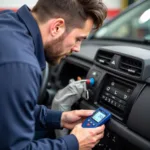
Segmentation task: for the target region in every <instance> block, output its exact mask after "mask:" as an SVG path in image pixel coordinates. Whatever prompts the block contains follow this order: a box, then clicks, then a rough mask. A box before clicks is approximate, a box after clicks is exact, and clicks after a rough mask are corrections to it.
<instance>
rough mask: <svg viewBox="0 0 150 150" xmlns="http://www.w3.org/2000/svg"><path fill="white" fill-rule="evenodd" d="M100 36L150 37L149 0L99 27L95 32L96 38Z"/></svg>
mask: <svg viewBox="0 0 150 150" xmlns="http://www.w3.org/2000/svg"><path fill="white" fill-rule="evenodd" d="M100 37H115V38H131V39H141V38H149V39H150V2H149V0H148V1H146V2H144V3H142V4H141V5H138V6H137V7H134V8H133V9H132V10H130V11H128V12H127V13H125V14H123V15H121V16H120V17H119V18H117V19H116V20H114V21H112V22H110V23H109V24H107V25H105V26H103V27H102V28H101V29H99V30H98V31H97V32H96V34H95V38H100Z"/></svg>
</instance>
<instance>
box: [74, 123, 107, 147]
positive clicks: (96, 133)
mask: <svg viewBox="0 0 150 150" xmlns="http://www.w3.org/2000/svg"><path fill="white" fill-rule="evenodd" d="M104 129H105V126H104V125H102V126H100V127H97V128H82V124H78V125H76V126H75V128H74V129H73V130H72V132H71V134H74V135H75V136H76V138H77V140H78V142H79V150H91V149H92V148H94V147H95V145H96V144H98V143H99V141H100V139H101V138H103V136H104Z"/></svg>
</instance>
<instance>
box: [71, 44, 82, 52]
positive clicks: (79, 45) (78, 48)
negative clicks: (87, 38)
mask: <svg viewBox="0 0 150 150" xmlns="http://www.w3.org/2000/svg"><path fill="white" fill-rule="evenodd" d="M80 47H81V44H78V45H75V46H74V47H73V48H72V51H73V52H79V51H80Z"/></svg>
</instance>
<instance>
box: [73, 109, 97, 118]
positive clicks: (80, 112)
mask: <svg viewBox="0 0 150 150" xmlns="http://www.w3.org/2000/svg"><path fill="white" fill-rule="evenodd" d="M94 111H95V110H75V113H76V115H78V116H80V117H88V116H91V115H92V114H93V113H94Z"/></svg>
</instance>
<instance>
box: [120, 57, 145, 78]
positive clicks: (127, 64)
mask: <svg viewBox="0 0 150 150" xmlns="http://www.w3.org/2000/svg"><path fill="white" fill-rule="evenodd" d="M119 68H120V70H122V71H124V72H126V73H128V74H132V75H134V76H138V77H140V76H141V73H142V62H141V61H140V60H136V59H133V58H129V57H125V56H122V57H121V62H120V67H119Z"/></svg>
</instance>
